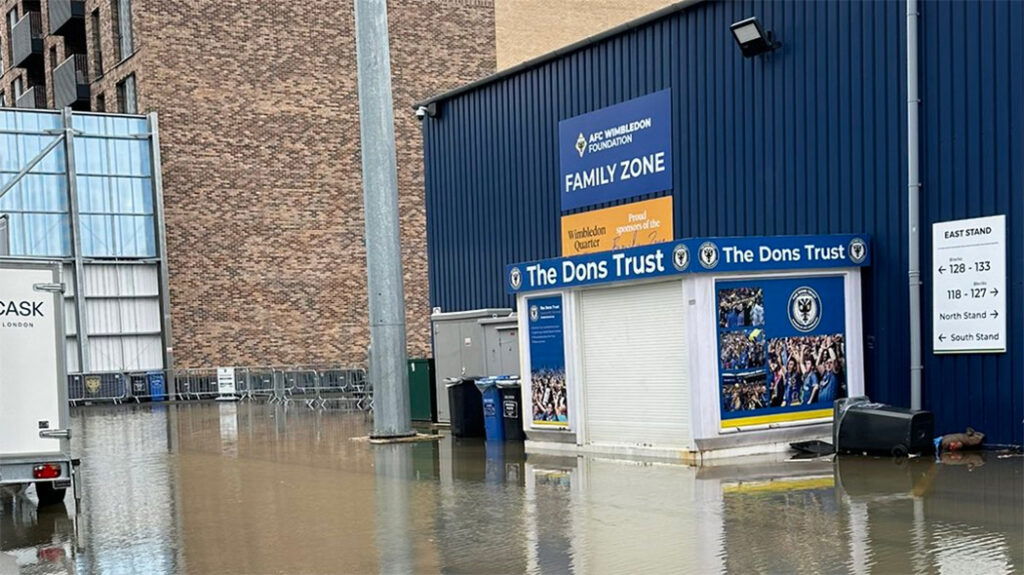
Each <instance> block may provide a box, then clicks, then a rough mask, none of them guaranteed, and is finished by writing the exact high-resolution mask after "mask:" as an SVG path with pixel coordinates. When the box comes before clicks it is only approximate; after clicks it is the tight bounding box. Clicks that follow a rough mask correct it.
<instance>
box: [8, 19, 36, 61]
mask: <svg viewBox="0 0 1024 575" xmlns="http://www.w3.org/2000/svg"><path fill="white" fill-rule="evenodd" d="M42 60H43V20H42V18H41V15H40V14H39V12H26V13H25V15H24V16H22V17H21V20H18V22H17V24H15V25H14V28H12V29H11V67H12V68H16V67H19V66H20V67H22V68H27V67H29V66H31V65H33V64H35V63H37V62H39V63H41V62H42Z"/></svg>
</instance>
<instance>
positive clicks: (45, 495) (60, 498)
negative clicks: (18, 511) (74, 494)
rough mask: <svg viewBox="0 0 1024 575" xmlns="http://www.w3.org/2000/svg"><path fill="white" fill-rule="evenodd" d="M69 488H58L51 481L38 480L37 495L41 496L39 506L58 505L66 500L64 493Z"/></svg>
mask: <svg viewBox="0 0 1024 575" xmlns="http://www.w3.org/2000/svg"><path fill="white" fill-rule="evenodd" d="M66 492H67V489H56V488H54V487H53V483H52V482H50V481H37V482H36V497H38V498H39V506H40V507H46V506H48V505H57V504H59V503H63V502H64V494H65V493H66Z"/></svg>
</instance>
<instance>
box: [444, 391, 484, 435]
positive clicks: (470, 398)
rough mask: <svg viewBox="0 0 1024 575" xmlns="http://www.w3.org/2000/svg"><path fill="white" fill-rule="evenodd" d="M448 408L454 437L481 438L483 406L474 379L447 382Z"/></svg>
mask: <svg viewBox="0 0 1024 575" xmlns="http://www.w3.org/2000/svg"><path fill="white" fill-rule="evenodd" d="M445 386H446V387H447V388H448V406H449V408H450V409H451V430H452V435H454V436H455V437H483V435H484V405H483V398H482V396H481V395H480V390H479V389H477V388H476V378H475V377H464V378H462V379H456V380H454V381H453V380H448V383H446V384H445Z"/></svg>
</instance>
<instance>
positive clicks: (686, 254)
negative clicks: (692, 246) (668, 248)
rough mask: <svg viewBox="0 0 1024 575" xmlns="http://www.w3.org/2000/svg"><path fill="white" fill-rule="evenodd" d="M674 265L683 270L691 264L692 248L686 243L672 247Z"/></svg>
mask: <svg viewBox="0 0 1024 575" xmlns="http://www.w3.org/2000/svg"><path fill="white" fill-rule="evenodd" d="M672 265H673V266H675V268H676V269H677V270H679V271H681V272H682V271H686V268H688V267H689V266H690V250H689V248H687V247H686V244H679V245H678V246H676V247H674V248H672Z"/></svg>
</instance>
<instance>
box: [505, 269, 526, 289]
mask: <svg viewBox="0 0 1024 575" xmlns="http://www.w3.org/2000/svg"><path fill="white" fill-rule="evenodd" d="M508 283H509V284H511V285H512V289H514V290H517V289H519V288H520V287H522V285H523V272H521V271H519V268H512V269H511V270H509V272H508Z"/></svg>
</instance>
